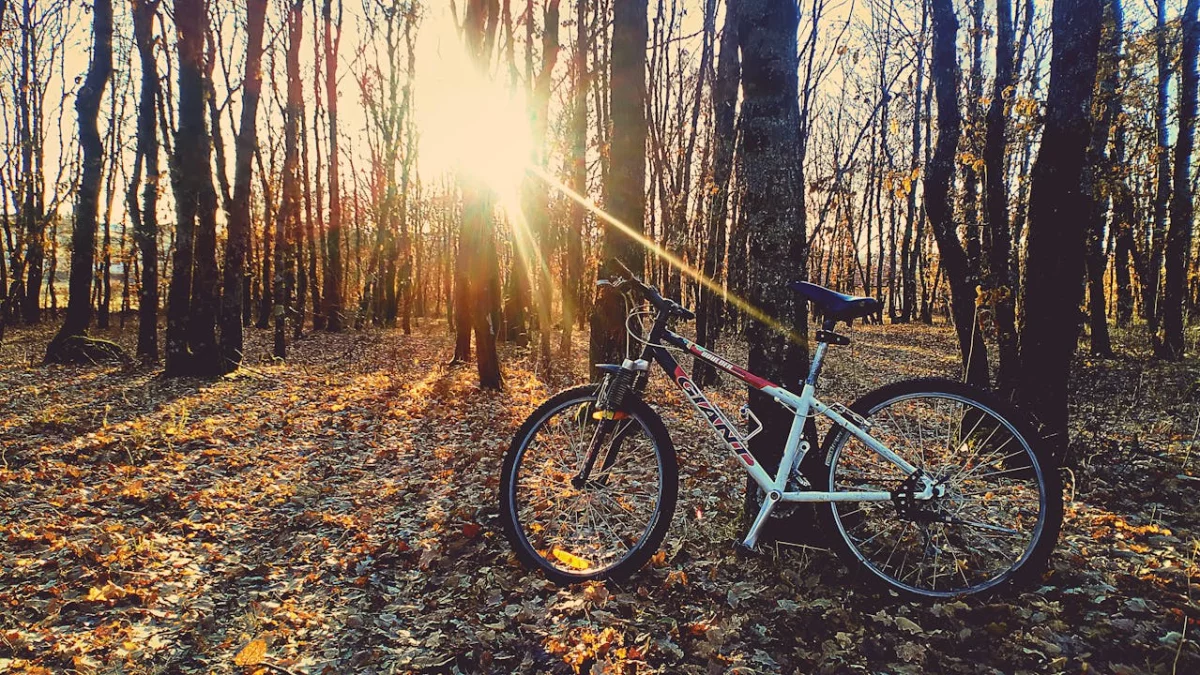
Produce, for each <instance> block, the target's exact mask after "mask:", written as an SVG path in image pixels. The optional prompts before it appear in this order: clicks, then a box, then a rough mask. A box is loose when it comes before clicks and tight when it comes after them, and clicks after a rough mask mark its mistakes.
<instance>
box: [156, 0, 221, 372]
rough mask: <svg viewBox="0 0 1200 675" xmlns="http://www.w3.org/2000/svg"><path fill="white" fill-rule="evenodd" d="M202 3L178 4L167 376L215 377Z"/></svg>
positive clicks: (179, 0)
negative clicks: (176, 98) (177, 88)
mask: <svg viewBox="0 0 1200 675" xmlns="http://www.w3.org/2000/svg"><path fill="white" fill-rule="evenodd" d="M205 4H206V3H205V2H204V0H175V23H176V26H177V29H178V31H179V40H178V43H177V47H178V54H179V130H178V132H177V134H176V140H175V154H174V158H173V159H174V161H173V162H172V169H171V170H172V173H173V174H174V177H173V180H172V182H173V183H174V184H175V185H176V195H175V201H176V209H175V210H176V217H177V220H176V237H175V258H174V261H173V272H172V276H171V287H170V290H169V293H168V296H167V363H166V373H167V374H168V375H171V376H177V375H211V374H215V373H219V372H220V365H221V361H220V355H219V353H218V351H217V345H216V315H217V297H216V293H217V269H216V206H217V197H216V191H215V190H214V189H213V183H212V172H211V170H210V169H209V167H210V166H212V163H211V154H210V151H211V145H210V140H209V137H208V130H207V124H206V119H205V101H204V98H205V85H204V34H205V31H206V30H207V25H208V17H207V13H206V11H205Z"/></svg>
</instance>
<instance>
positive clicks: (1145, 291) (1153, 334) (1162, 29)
mask: <svg viewBox="0 0 1200 675" xmlns="http://www.w3.org/2000/svg"><path fill="white" fill-rule="evenodd" d="M1155 17H1156V18H1155V26H1154V51H1155V57H1156V62H1157V66H1158V81H1157V83H1156V84H1157V87H1156V89H1155V97H1156V98H1155V106H1154V137H1155V141H1154V142H1155V150H1154V155H1153V157H1154V161H1155V189H1154V218H1153V220H1151V221H1150V233H1149V236H1148V237H1147V239H1148V241H1149V244H1150V248H1149V251H1147V256H1146V260H1145V262H1144V264H1143V271H1144V272H1145V274H1142V275H1139V276H1141V277H1142V278H1141V283H1142V313H1143V314H1144V315H1145V318H1146V327H1147V329H1148V332H1149V334H1150V343H1151V345H1153V346H1154V350H1155V352H1156V353H1157V352H1160V351H1161V348H1160V346H1159V335H1158V328H1159V325H1160V321H1161V319H1162V313H1161V311H1160V308H1159V299H1160V296H1159V291H1160V287H1161V282H1162V266H1163V255H1164V251H1163V246H1164V244H1165V234H1166V231H1167V204H1168V203H1169V202H1170V199H1171V154H1170V148H1169V146H1168V145H1167V101H1168V96H1167V91H1168V85H1169V84H1170V80H1171V62H1170V59H1171V57H1170V54H1168V52H1167V3H1166V0H1158V2H1157V4H1156V13H1155Z"/></svg>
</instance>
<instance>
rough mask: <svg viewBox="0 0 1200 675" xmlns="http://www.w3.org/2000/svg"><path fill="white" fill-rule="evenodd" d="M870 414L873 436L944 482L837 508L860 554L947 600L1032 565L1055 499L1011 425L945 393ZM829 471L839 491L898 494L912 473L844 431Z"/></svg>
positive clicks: (906, 583)
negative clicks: (931, 492)
mask: <svg viewBox="0 0 1200 675" xmlns="http://www.w3.org/2000/svg"><path fill="white" fill-rule="evenodd" d="M867 419H868V421H869V422H871V423H872V431H871V433H872V436H874V437H875V438H876V439H877V440H879V441H880V442H881V443H883V444H884V445H885V446H887V447H888V448H889V449H890V450H891V451H892V452H895V453H897V454H899V455H901V456H906V458H907V459H908V460H909V461H910V462H911V463H913V464H914V465H917V466H918V468H920V469H921V470H922V471H923V473H924V475H926V476H928V477H929V479H931V480H932V481H934V482H935V483H936V484H938V485H939V486H940V488H939V491H938V492H937V493H936V494H935V496H934V497H933V498H931V499H926V500H917V499H914V498H912V497H901V498H900V500H899V501H896V502H893V501H886V502H873V503H870V504H865V503H854V504H852V505H849V504H848V505H845V506H834V507H833V508H834V512H835V513H836V514H837V523H838V527H839V529H840V531H841V532H840V533H841V535H842V538H843V539H844V540H845V541H846V543H847V544H848V545H849V546H850V548H851V549H852V551H853V552H854V553H855V555H856V556H857V558H858V560H860V561H862V562H864V563H865V564H866V565H867V566H868V567H869V568H870V569H872V570H873V571H874V573H875V574H876V575H877V576H879V577H881V578H882V579H883V580H885V581H888V582H889V583H891V584H892V585H893V586H896V587H899V588H901V589H906V590H909V591H911V592H917V593H920V594H924V595H934V596H943V597H944V596H952V595H956V594H959V593H963V592H972V591H974V590H976V589H979V588H985V587H987V586H989V585H992V584H993V583H995V582H997V580H999V579H1000V578H1001V577H1002V576H1004V575H1006V574H1007V573H1008V572H1010V571H1011V570H1013V569H1014V567H1017V566H1019V565H1020V564H1024V563H1023V562H1022V561H1023V560H1024V559H1025V558H1026V556H1027V553H1028V552H1029V551H1030V550H1031V548H1032V547H1033V545H1034V544H1035V543H1036V542H1037V541H1038V537H1039V536H1041V534H1040V532H1039V528H1040V527H1041V525H1040V523H1041V521H1042V516H1041V513H1042V511H1043V508H1044V507H1043V505H1044V504H1045V500H1046V498H1047V496H1046V495H1045V494H1044V482H1043V477H1042V474H1041V473H1040V471H1038V467H1039V464H1038V460H1037V459H1035V457H1034V455H1033V453H1032V450H1031V448H1030V446H1029V444H1028V443H1027V442H1026V441H1025V440H1024V439H1023V438H1022V437H1021V436H1020V435H1018V434H1017V433H1016V432H1015V431H1014V427H1013V426H1012V425H1011V424H1009V423H1008V422H1006V421H1005V420H1003V419H1002V418H1000V417H998V416H997V415H996V414H994V413H992V412H991V411H990V410H988V409H987V408H986V407H982V406H980V405H979V404H976V403H974V402H972V401H970V400H969V399H963V398H960V397H956V396H955V395H947V394H939V393H929V394H921V393H914V394H908V395H902V396H900V397H898V398H895V399H891V400H889V401H886V402H884V403H882V404H879V405H878V406H877V407H876V408H874V409H872V410H871V411H870V413H869V414H868V415H867ZM893 471H894V474H893ZM831 474H832V475H831V478H832V483H833V489H834V490H838V491H843V490H851V491H854V490H889V491H891V490H896V489H897V488H898V486H899V485H901V483H902V482H903V481H904V480H905V478H906V476H904V475H903V474H902V472H899V471H897V470H895V469H894V468H892V467H891V465H890V464H889V463H886V462H884V461H883V460H882V459H881V458H880V457H879V456H878V455H877V454H876V453H875V452H874V451H873V450H871V449H870V448H869V447H867V446H866V445H865V444H863V443H862V442H861V441H859V440H858V439H857V438H856V437H854V436H852V435H850V434H843V435H842V436H840V437H839V444H838V446H837V447H836V448H835V453H834V460H833V466H832V468H831ZM919 485H920V484H917V489H919ZM1053 497H1054V496H1053V495H1049V498H1053Z"/></svg>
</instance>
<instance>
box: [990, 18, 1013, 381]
mask: <svg viewBox="0 0 1200 675" xmlns="http://www.w3.org/2000/svg"><path fill="white" fill-rule="evenodd" d="M1013 37H1014V33H1013V19H1012V0H996V76H995V79H994V82H993V86H992V101H991V103H990V105H989V106H988V111H987V132H986V133H987V138H986V140H985V143H984V149H983V161H984V167H985V169H984V174H985V185H984V188H985V194H984V197H985V199H984V201H985V209H984V215H985V217H986V218H987V243H988V248H987V253H988V273H989V274H988V276H989V277H990V278H989V283H988V286H989V287H990V288H991V289H992V290H993V291H994V293H995V294H994V296H993V297H994V305H993V311H994V312H995V314H994V316H995V319H996V332H997V343H998V349H997V360H998V366H997V370H996V389H998V390H999V391H1000V392H1002V393H1003V394H1004V395H1010V394H1011V393H1012V392H1013V390H1014V389H1015V388H1016V386H1017V371H1018V353H1017V326H1016V318H1017V317H1016V306H1017V288H1018V285H1019V283H1020V281H1019V280H1018V279H1014V278H1013V277H1012V269H1013V266H1012V260H1011V258H1012V231H1011V228H1010V227H1009V220H1008V183H1007V172H1006V166H1007V163H1006V161H1005V157H1006V155H1007V141H1006V138H1005V133H1006V127H1007V125H1006V117H1007V116H1006V114H1005V110H1006V107H1007V104H1008V101H1009V99H1010V98H1011V97H1012V92H1013V91H1015V90H1014V89H1013Z"/></svg>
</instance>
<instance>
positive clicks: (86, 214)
mask: <svg viewBox="0 0 1200 675" xmlns="http://www.w3.org/2000/svg"><path fill="white" fill-rule="evenodd" d="M112 37H113V9H112V0H95V2H93V3H92V62H91V66H90V67H89V68H88V72H87V77H85V78H84V80H83V85H82V86H81V87H80V89H79V92H78V94H77V95H76V97H75V110H76V112H77V113H78V114H79V145H80V149H81V150H82V152H83V175H82V176H81V177H80V181H79V201H78V204H77V205H76V208H75V223H74V227H73V228H72V231H71V281H70V296H69V299H68V301H67V314H66V317H65V319H64V320H63V325H62V327H61V328H60V329H59V331H58V334H57V335H55V336H54V339H53V340H51V341H50V345H49V346H48V347H47V348H46V361H47V362H50V363H56V362H57V363H62V362H70V361H75V360H79V359H80V358H82V357H84V356H85V354H84V353H82V352H81V351H80V350H78V349H72V348H70V345H71V344H72V338H81V337H85V336H86V335H87V329H88V326H89V325H90V324H91V322H92V303H91V293H92V262H93V260H94V259H95V257H96V213H97V210H98V207H99V202H100V183H101V181H102V180H103V176H102V175H101V173H102V172H103V169H104V142H103V140H102V139H101V138H100V129H99V126H98V124H97V120H98V118H99V116H100V103H101V101H102V100H103V99H104V88H105V87H106V86H107V85H108V80H109V77H111V76H112Z"/></svg>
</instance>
